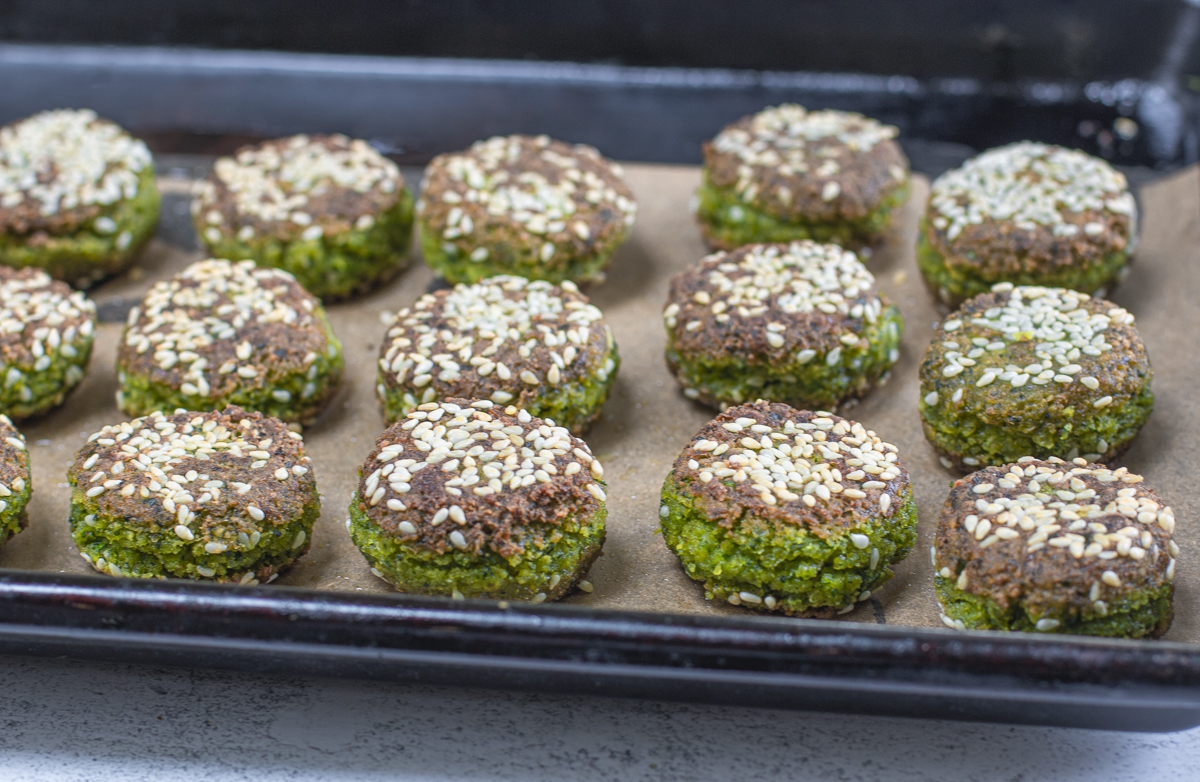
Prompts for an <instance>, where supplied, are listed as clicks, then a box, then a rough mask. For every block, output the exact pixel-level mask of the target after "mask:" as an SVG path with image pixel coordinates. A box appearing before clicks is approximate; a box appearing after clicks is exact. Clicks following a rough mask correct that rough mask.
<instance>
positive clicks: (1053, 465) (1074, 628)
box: [933, 457, 1179, 638]
mask: <svg viewBox="0 0 1200 782" xmlns="http://www.w3.org/2000/svg"><path fill="white" fill-rule="evenodd" d="M1174 529H1175V515H1174V513H1173V512H1172V511H1171V508H1170V507H1168V506H1167V505H1166V503H1164V502H1163V501H1162V500H1161V499H1160V498H1159V497H1158V495H1157V494H1155V493H1154V491H1153V490H1151V489H1150V488H1149V487H1147V486H1146V485H1145V483H1143V482H1142V478H1141V476H1140V475H1134V474H1133V473H1130V472H1128V471H1127V470H1126V469H1125V468H1124V467H1121V468H1119V469H1116V470H1110V469H1108V468H1106V467H1104V466H1103V465H1099V464H1089V463H1088V462H1087V460H1085V459H1075V460H1074V462H1064V461H1062V460H1061V459H1057V458H1051V459H1049V460H1047V461H1039V460H1037V459H1034V458H1033V457H1027V458H1023V459H1020V460H1019V461H1018V462H1016V463H1015V464H1007V465H1004V466H1002V467H988V468H985V469H983V470H980V471H979V472H976V473H972V474H971V475H968V476H967V477H965V478H962V479H961V480H959V481H957V482H956V483H955V484H954V487H953V488H952V489H951V490H950V496H949V498H948V499H947V500H946V505H945V508H943V510H942V515H941V518H940V519H939V520H938V529H937V545H936V547H935V549H934V552H933V561H934V567H935V568H936V569H937V576H936V578H935V581H936V587H937V594H938V601H939V602H940V604H941V607H942V612H943V613H942V620H943V621H944V622H945V623H946V624H947V625H949V626H950V627H955V628H958V629H960V630H963V629H972V630H973V629H987V630H1026V631H1039V632H1054V633H1076V634H1080V635H1100V636H1112V637H1119V638H1141V637H1143V636H1150V637H1155V638H1156V637H1158V636H1160V635H1162V634H1163V633H1165V632H1166V631H1167V628H1169V627H1170V626H1171V618H1172V616H1173V615H1174V610H1173V608H1172V596H1173V593H1174V583H1173V579H1174V576H1175V558H1176V557H1177V556H1178V555H1179V547H1178V546H1177V545H1176V544H1175V541H1174V540H1172V538H1171V536H1172V533H1173V531H1174Z"/></svg>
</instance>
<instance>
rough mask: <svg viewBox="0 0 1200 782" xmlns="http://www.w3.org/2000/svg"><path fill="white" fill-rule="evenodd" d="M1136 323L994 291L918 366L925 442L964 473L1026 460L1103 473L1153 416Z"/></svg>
mask: <svg viewBox="0 0 1200 782" xmlns="http://www.w3.org/2000/svg"><path fill="white" fill-rule="evenodd" d="M1133 321H1134V319H1133V315H1131V314H1130V313H1128V312H1126V311H1125V310H1124V309H1122V308H1120V307H1118V306H1117V305H1115V304H1113V303H1111V302H1108V301H1104V300H1103V299H1094V298H1091V297H1090V296H1088V295H1087V294H1086V293H1078V292H1076V291H1069V290H1064V289H1062V288H1042V287H1037V286H1019V287H1014V286H1012V285H1011V284H1009V283H999V284H997V285H996V286H995V287H994V289H993V292H992V293H985V294H981V295H979V296H976V297H975V298H973V299H971V300H970V301H968V302H967V303H966V304H964V305H963V306H962V309H960V310H958V311H957V312H955V313H953V314H952V315H951V316H950V317H949V318H948V319H947V320H946V321H944V322H943V323H942V324H941V327H940V328H939V329H938V331H937V334H936V335H935V337H934V340H933V343H932V344H930V346H929V349H928V350H927V351H926V353H925V359H924V361H922V362H921V370H920V377H921V400H920V410H921V419H922V422H923V424H924V429H925V437H926V438H928V440H929V441H930V442H931V443H933V445H934V446H935V447H937V449H938V450H939V451H941V452H942V454H943V456H944V457H945V459H946V466H947V467H949V466H956V467H958V468H959V469H961V470H964V471H966V470H971V469H976V468H977V467H980V466H982V465H987V464H1007V463H1009V462H1013V461H1015V460H1017V459H1019V458H1021V457H1022V456H1036V457H1038V458H1043V459H1044V458H1047V457H1050V456H1058V457H1059V458H1064V459H1074V458H1075V457H1077V456H1081V455H1082V456H1083V457H1084V458H1085V459H1087V460H1089V461H1095V462H1108V461H1110V460H1112V459H1115V458H1116V457H1117V456H1119V455H1120V454H1121V453H1122V452H1123V451H1124V450H1125V449H1126V448H1127V447H1128V446H1129V444H1130V443H1131V442H1132V440H1133V438H1134V436H1135V435H1136V434H1137V433H1138V430H1139V429H1141V427H1142V425H1143V424H1144V423H1145V422H1146V419H1147V418H1149V417H1150V413H1151V411H1152V410H1153V409H1154V394H1153V393H1152V392H1151V390H1150V381H1151V378H1152V377H1153V371H1152V370H1151V367H1150V359H1149V358H1148V357H1147V355H1146V349H1145V347H1144V346H1143V345H1142V340H1141V338H1140V337H1139V336H1138V333H1137V329H1136V328H1135V327H1134V325H1133Z"/></svg>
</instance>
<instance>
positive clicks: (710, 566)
mask: <svg viewBox="0 0 1200 782" xmlns="http://www.w3.org/2000/svg"><path fill="white" fill-rule="evenodd" d="M659 516H660V517H661V522H662V532H663V539H664V540H665V541H666V543H667V546H669V547H670V549H671V550H672V551H673V552H675V555H676V556H678V557H679V561H680V562H681V563H682V564H683V567H684V570H685V571H686V572H687V574H688V575H689V576H690V577H691V578H693V579H695V580H697V581H700V582H702V583H703V584H704V589H705V597H707V598H709V599H715V600H725V601H728V602H729V603H732V604H733V605H741V606H745V607H747V608H753V609H756V610H768V611H782V612H783V613H785V614H789V615H796V616H815V617H825V618H828V617H831V616H834V615H836V614H839V613H845V612H847V611H849V610H850V609H852V608H853V607H854V604H855V603H856V602H858V601H862V600H866V599H867V598H868V597H870V596H871V591H872V590H874V589H876V588H878V587H879V586H880V585H881V584H883V583H884V582H885V581H887V580H888V579H889V578H891V577H892V571H891V570H890V569H888V567H887V566H888V565H889V564H891V563H895V562H899V561H900V560H902V559H904V557H906V556H907V555H908V552H909V550H910V549H911V548H912V546H913V543H914V542H916V539H917V532H916V525H917V508H916V504H915V503H914V502H913V493H912V486H911V485H910V483H909V480H908V472H907V471H906V470H905V469H904V466H903V465H902V464H901V463H900V460H899V458H898V453H897V450H896V447H895V446H894V445H891V444H890V443H885V442H883V441H882V440H881V439H880V438H879V437H878V436H877V435H876V434H875V433H874V432H872V431H870V430H869V429H866V428H864V427H863V426H862V424H859V423H856V422H854V421H848V420H846V419H844V418H839V417H837V416H835V415H832V414H830V413H825V412H816V413H813V412H808V411H801V410H794V409H792V408H790V407H788V406H787V405H784V404H779V403H772V402H763V401H759V402H755V403H754V404H749V405H739V406H738V407H733V408H730V409H729V410H726V411H725V412H724V413H722V414H721V415H719V416H717V417H716V418H715V419H714V420H713V421H712V422H711V423H709V424H707V425H705V427H704V428H703V429H701V430H700V432H699V433H698V434H697V435H696V436H695V437H694V438H693V439H692V442H691V443H690V444H689V445H688V446H687V447H686V448H684V449H683V453H681V454H680V455H679V458H678V459H676V460H675V466H674V468H673V469H672V470H671V473H670V474H669V475H668V476H667V480H666V483H665V484H664V485H663V491H662V507H661V508H660V509H659Z"/></svg>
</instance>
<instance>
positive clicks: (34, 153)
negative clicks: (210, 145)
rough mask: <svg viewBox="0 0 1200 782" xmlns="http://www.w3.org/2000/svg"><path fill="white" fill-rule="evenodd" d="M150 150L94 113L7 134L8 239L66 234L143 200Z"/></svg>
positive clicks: (1, 213) (48, 117) (1, 140)
mask: <svg viewBox="0 0 1200 782" xmlns="http://www.w3.org/2000/svg"><path fill="white" fill-rule="evenodd" d="M151 165H152V160H151V157H150V150H149V149H148V148H147V147H146V145H145V144H144V143H143V142H142V141H140V140H139V139H136V138H134V137H133V136H130V135H129V134H128V133H126V132H125V131H124V130H122V129H121V128H120V127H119V126H117V125H115V124H114V123H112V122H109V121H108V120H104V119H100V118H99V117H97V116H96V112H94V111H92V110H91V109H55V110H53V111H43V112H40V113H38V114H34V115H33V116H31V117H26V118H24V119H21V120H17V121H16V122H13V123H10V124H8V125H5V126H4V127H2V128H0V233H16V234H25V233H31V232H37V231H45V232H46V233H50V234H65V233H70V232H72V231H75V230H76V229H78V228H79V227H80V226H81V225H83V224H85V223H87V222H88V221H90V220H95V224H94V228H95V229H96V230H97V231H98V232H100V233H111V232H113V231H116V230H117V228H118V226H117V224H116V222H114V221H113V220H112V218H110V217H105V216H103V213H104V212H105V211H106V210H107V209H108V208H109V207H111V206H112V205H113V204H116V203H117V202H119V201H122V200H128V199H132V198H134V197H136V196H137V194H138V188H139V187H140V183H139V177H140V175H141V172H142V171H143V170H145V169H147V168H148V167H150V166H151Z"/></svg>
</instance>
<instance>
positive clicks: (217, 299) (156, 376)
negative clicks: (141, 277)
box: [117, 259, 337, 408]
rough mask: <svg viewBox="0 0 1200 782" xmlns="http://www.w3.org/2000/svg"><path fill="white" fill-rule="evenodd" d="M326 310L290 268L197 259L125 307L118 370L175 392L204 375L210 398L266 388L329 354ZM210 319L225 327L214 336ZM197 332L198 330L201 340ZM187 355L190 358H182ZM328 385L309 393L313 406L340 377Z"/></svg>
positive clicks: (248, 262) (219, 397)
mask: <svg viewBox="0 0 1200 782" xmlns="http://www.w3.org/2000/svg"><path fill="white" fill-rule="evenodd" d="M247 305H249V306H247ZM323 312H324V310H323V309H322V307H321V303H320V301H318V300H317V299H316V297H314V296H313V295H312V294H310V293H308V292H307V291H305V290H304V289H303V288H301V287H300V285H299V284H298V283H297V282H296V280H295V279H294V278H293V277H292V276H291V275H290V274H288V273H287V272H283V271H280V270H277V269H266V268H255V266H254V263H253V262H252V261H242V262H241V263H238V264H231V263H229V262H228V261H222V260H215V259H213V260H208V261H201V262H198V263H195V264H192V265H191V266H189V267H188V268H187V269H185V270H184V271H183V272H181V273H180V274H178V275H176V276H175V277H173V278H172V279H171V280H169V281H166V282H160V283H157V284H156V285H155V286H154V287H153V288H152V289H151V290H150V291H149V292H148V293H147V294H146V296H145V298H143V300H142V301H141V303H140V304H139V305H138V306H137V307H135V308H134V309H133V310H132V311H131V312H130V314H129V320H128V322H127V324H126V328H125V333H124V336H123V338H122V340H121V344H120V347H119V349H118V352H117V367H118V369H119V370H120V372H121V373H123V375H130V376H141V377H148V378H149V379H150V382H152V383H154V384H156V385H159V386H165V387H167V388H169V389H171V390H172V391H176V392H179V391H181V389H182V387H183V386H184V384H185V383H190V384H193V385H194V384H196V383H197V382H198V380H199V378H201V377H202V378H203V380H204V382H205V383H207V384H208V387H209V388H210V389H211V390H210V392H209V393H208V394H207V395H206V396H209V397H211V398H214V399H222V398H225V397H228V396H229V395H231V394H233V393H234V392H235V391H237V390H238V389H243V388H247V387H263V388H265V387H268V386H270V385H271V384H272V383H273V382H278V381H280V380H282V379H285V378H289V377H292V376H298V375H302V374H303V373H304V372H305V370H306V369H307V368H308V367H309V366H310V365H311V364H312V363H313V361H314V359H315V357H318V356H323V355H325V354H326V353H327V351H328V350H329V349H330V346H331V343H330V340H329V336H330V334H329V332H328V330H327V322H326V321H325V319H324V315H323ZM214 321H219V322H220V323H221V324H223V325H224V326H227V327H228V328H227V329H224V330H221V331H217V332H216V333H214V330H213V322H214ZM197 330H198V331H199V332H200V334H201V335H203V338H201V339H199V340H197V339H196V332H197ZM163 337H166V338H167V339H166V340H164V339H163ZM185 340H186V341H187V342H188V344H187V345H186V347H181V346H180V343H181V342H183V341H185ZM166 343H169V344H170V345H171V348H173V349H169V348H167V347H165V344H166ZM205 343H207V344H205ZM245 345H249V347H250V349H249V351H246V349H245ZM239 351H242V352H241V354H239ZM184 354H188V355H190V356H193V357H192V358H190V360H187V359H185V358H184ZM201 362H203V363H201ZM197 364H200V369H196V368H195V367H196V365H197ZM230 365H232V366H233V369H229V367H230ZM239 369H246V370H253V371H254V376H253V377H250V378H246V377H243V376H242V374H239V372H238V370H239ZM223 370H228V371H223ZM327 385H328V387H327V388H323V389H320V390H319V391H318V393H316V394H315V395H314V401H315V402H316V403H318V404H317V405H316V406H317V407H318V408H319V406H320V405H321V404H323V403H324V400H325V399H327V397H328V396H329V394H330V392H331V391H332V390H333V388H335V387H336V385H337V378H334V379H333V382H332V383H330V384H327Z"/></svg>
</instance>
